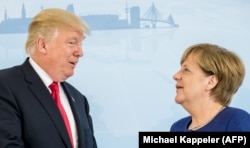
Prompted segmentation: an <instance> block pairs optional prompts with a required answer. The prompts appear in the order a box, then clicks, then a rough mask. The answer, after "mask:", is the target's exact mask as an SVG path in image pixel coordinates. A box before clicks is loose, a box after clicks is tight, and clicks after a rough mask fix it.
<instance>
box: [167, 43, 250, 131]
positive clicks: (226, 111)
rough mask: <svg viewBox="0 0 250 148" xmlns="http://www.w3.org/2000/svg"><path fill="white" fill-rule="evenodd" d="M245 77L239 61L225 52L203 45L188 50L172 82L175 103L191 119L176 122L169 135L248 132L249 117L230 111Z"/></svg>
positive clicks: (245, 113) (236, 109) (210, 45)
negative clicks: (174, 86) (184, 132)
mask: <svg viewBox="0 0 250 148" xmlns="http://www.w3.org/2000/svg"><path fill="white" fill-rule="evenodd" d="M244 76H245V68H244V64H243V63H242V61H241V59H240V58H239V57H238V56H237V55H236V54H235V53H233V52H231V51H228V50H227V49H225V48H222V47H219V46H217V45H213V44H206V43H205V44H196V45H193V46H191V47H189V48H187V49H186V51H185V52H184V53H183V55H182V58H181V69H180V70H179V71H178V72H177V73H176V74H174V76H173V78H174V80H175V81H176V97H175V102H176V103H178V104H181V105H182V106H183V108H184V109H185V110H186V111H187V112H188V113H189V114H190V116H188V117H185V118H182V119H180V120H179V121H177V122H175V123H174V124H173V125H172V126H171V129H170V131H172V132H176V131H182V132H183V131H215V132H216V131H221V132H225V131H228V132H229V131H235V132H236V131H237V132H240V131H250V115H249V113H247V112H246V111H244V110H242V109H239V108H234V107H229V104H230V102H231V100H232V97H233V95H234V94H235V93H236V92H237V90H238V88H239V87H240V86H241V84H242V82H243V79H244Z"/></svg>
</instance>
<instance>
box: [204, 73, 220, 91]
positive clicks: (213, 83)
mask: <svg viewBox="0 0 250 148" xmlns="http://www.w3.org/2000/svg"><path fill="white" fill-rule="evenodd" d="M217 83H218V78H217V77H216V76H215V75H211V76H208V82H207V85H206V90H211V89H213V88H214V87H215V86H216V85H217Z"/></svg>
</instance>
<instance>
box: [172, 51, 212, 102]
mask: <svg viewBox="0 0 250 148" xmlns="http://www.w3.org/2000/svg"><path fill="white" fill-rule="evenodd" d="M197 58H198V57H197V56H195V55H189V56H188V57H187V59H186V60H185V61H184V62H183V63H182V65H181V69H180V70H179V71H178V72H177V73H176V74H174V76H173V78H174V80H175V81H176V96H175V102H176V103H178V104H182V105H184V104H185V103H187V104H189V103H193V102H197V101H199V100H200V99H199V98H203V97H204V95H205V94H206V85H207V83H208V81H209V80H208V79H209V78H208V76H206V75H205V73H204V72H203V71H202V70H201V68H200V67H199V66H198V64H197V63H196V62H195V61H197V60H198V59H197Z"/></svg>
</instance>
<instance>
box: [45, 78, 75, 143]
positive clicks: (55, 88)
mask: <svg viewBox="0 0 250 148" xmlns="http://www.w3.org/2000/svg"><path fill="white" fill-rule="evenodd" d="M49 88H50V89H51V95H52V97H53V98H54V101H55V102H56V105H57V107H58V109H59V110H60V112H61V115H62V117H63V120H64V123H65V126H66V128H67V132H68V135H69V137H70V141H71V143H72V145H73V137H72V133H71V129H70V124H69V119H68V117H67V114H66V112H65V110H64V108H63V106H62V104H61V100H60V95H59V87H58V83H57V82H53V83H52V84H51V85H50V86H49ZM73 147H74V146H73Z"/></svg>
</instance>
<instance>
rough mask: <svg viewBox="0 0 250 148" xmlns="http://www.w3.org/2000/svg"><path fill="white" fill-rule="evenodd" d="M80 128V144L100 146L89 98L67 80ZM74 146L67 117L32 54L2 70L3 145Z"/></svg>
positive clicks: (0, 119)
mask: <svg viewBox="0 0 250 148" xmlns="http://www.w3.org/2000/svg"><path fill="white" fill-rule="evenodd" d="M61 84H62V87H63V89H64V91H65V92H66V94H67V97H68V98H69V103H70V106H71V108H72V112H73V115H74V117H75V121H76V126H77V130H78V141H79V148H96V147H97V145H96V140H95V138H94V132H93V124H92V119H91V116H90V115H89V105H88V101H87V99H86V98H85V96H84V95H82V94H81V93H80V92H79V91H78V90H76V89H75V88H74V87H73V86H72V85H70V84H69V83H67V82H62V83H61ZM3 147H4V148H7V147H11V148H14V147H18V148H21V147H25V148H71V147H72V146H71V144H70V139H69V137H68V135H67V130H66V128H65V125H64V123H63V119H62V117H61V115H60V112H59V110H58V109H57V106H56V104H55V103H54V101H53V99H52V97H51V95H50V92H49V91H48V89H47V88H46V86H45V85H44V83H43V82H42V80H41V79H40V77H39V76H38V75H37V73H36V72H35V71H34V69H33V68H32V66H31V65H30V63H29V62H28V58H27V59H26V61H25V62H24V63H23V64H22V65H20V66H15V67H12V68H8V69H4V70H0V148H3Z"/></svg>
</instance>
